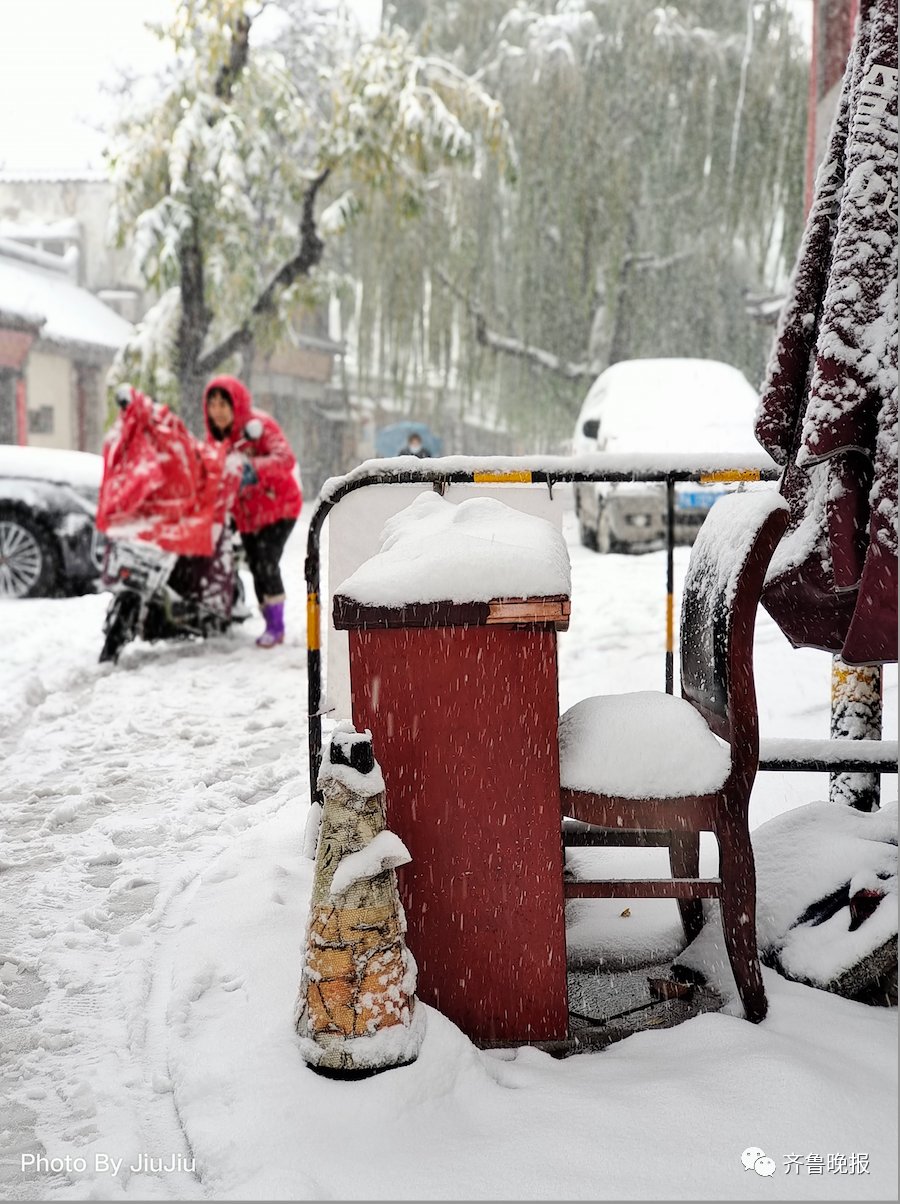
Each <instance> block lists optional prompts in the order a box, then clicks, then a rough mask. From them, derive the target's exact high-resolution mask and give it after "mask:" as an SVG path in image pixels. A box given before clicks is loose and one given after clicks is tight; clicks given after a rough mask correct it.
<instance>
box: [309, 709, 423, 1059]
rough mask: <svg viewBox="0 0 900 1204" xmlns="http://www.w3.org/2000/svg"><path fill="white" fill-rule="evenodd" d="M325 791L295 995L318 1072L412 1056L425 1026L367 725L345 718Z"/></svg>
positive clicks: (398, 852)
mask: <svg viewBox="0 0 900 1204" xmlns="http://www.w3.org/2000/svg"><path fill="white" fill-rule="evenodd" d="M319 787H320V789H321V791H322V794H323V797H324V807H323V813H322V823H321V830H320V833H319V842H318V851H317V854H316V869H315V877H314V879H313V890H312V900H311V904H310V915H309V926H308V929H307V935H306V954H305V959H304V964H303V971H302V976H301V981H300V992H299V996H298V1000H297V1013H296V1025H297V1032H298V1034H299V1036H300V1038H301V1052H302V1054H303V1057H304V1059H305V1061H306V1062H308V1063H309V1065H310V1066H312V1067H314V1068H315V1069H317V1070H322V1071H327V1072H330V1073H332V1074H351V1075H352V1074H359V1073H372V1072H375V1071H379V1070H387V1069H389V1068H391V1067H393V1066H402V1065H405V1064H406V1063H408V1062H412V1061H414V1060H415V1058H416V1056H417V1054H418V1052H419V1046H420V1045H421V1043H422V1037H423V1035H424V1026H425V1014H424V1009H423V1008H422V1007H421V1006H417V1004H416V998H415V989H416V963H415V961H414V959H413V957H412V954H411V953H410V951H409V950H408V949H407V948H406V943H405V940H404V935H405V932H406V918H405V916H404V914H403V907H402V905H401V903H400V897H399V895H398V893H397V881H396V874H395V873H394V870H395V868H396V867H397V866H398V865H404V864H405V863H406V862H408V861H409V860H410V855H409V853H408V852H407V849H406V846H405V845H404V844H403V841H402V840H400V838H399V837H398V836H396V835H395V834H394V833H393V832H388V831H387V830H386V829H385V826H384V825H385V807H384V779H383V778H382V776H381V770H380V769H379V767H378V765H377V763H376V762H375V758H374V754H373V751H372V737H371V733H370V732H365V733H363V734H361V733H358V732H356V731H355V730H354V729H353V727H352V726H351V725H350V724H342V725H339V726H338V727H337V728H336V729H335V732H334V735H333V736H332V740H331V744H330V747H329V748H328V750H327V752H326V754H325V757H324V759H323V763H322V769H321V772H320V774H319Z"/></svg>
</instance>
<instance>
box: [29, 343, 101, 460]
mask: <svg viewBox="0 0 900 1204" xmlns="http://www.w3.org/2000/svg"><path fill="white" fill-rule="evenodd" d="M25 385H26V388H27V390H28V413H29V431H28V443H29V445H30V446H32V447H63V448H74V447H77V446H78V444H77V431H76V428H75V372H74V369H73V366H72V362H71V360H69V359H68V358H66V356H64V355H60V354H57V353H54V352H52V351H48V350H40V351H39V350H37V349H34V348H33V349H32V352H31V355H30V356H29V357H28V364H27V367H26V369H25ZM48 411H49V413H48ZM36 419H37V420H38V421H39V422H40V423H41V425H50V426H52V430H49V431H45V432H42V431H38V430H35V429H34V427H33V423H34V422H35V420H36ZM48 419H49V421H48ZM90 450H92V451H93V450H95V449H94V448H91V449H90Z"/></svg>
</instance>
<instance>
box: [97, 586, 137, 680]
mask: <svg viewBox="0 0 900 1204" xmlns="http://www.w3.org/2000/svg"><path fill="white" fill-rule="evenodd" d="M139 606H140V601H139V599H137V598H132V597H130V596H128V595H120V596H119V597H118V598H114V599H113V601H112V603H111V605H110V608H109V610H108V611H107V615H106V625H105V628H106V638H105V639H104V641H103V648H102V649H101V651H100V664H101V665H102V664H105V663H106V662H107V661H112V662H113V664H115V663H116V661H118V659H119V653H120V652H121V651H122V649H123V648H124V647H125V645H126V644H127V643H128V641H129V640H130V639H133V638H134V625H135V620H136V619H137V609H138V607H139Z"/></svg>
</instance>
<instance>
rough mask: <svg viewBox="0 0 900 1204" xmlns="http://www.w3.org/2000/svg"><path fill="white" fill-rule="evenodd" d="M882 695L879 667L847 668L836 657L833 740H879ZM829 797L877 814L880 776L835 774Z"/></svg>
mask: <svg viewBox="0 0 900 1204" xmlns="http://www.w3.org/2000/svg"><path fill="white" fill-rule="evenodd" d="M881 692H882V683H881V668H880V666H878V665H862V666H853V665H845V664H844V662H843V661H842V660H841V658H840V657H839V656H835V657H834V658H833V660H832V663H831V738H832V740H880V739H881ZM847 751H848V753H849V752H850V751H851V750H850V749H849V748H848V750H847ZM829 798H830V799H831V802H833V803H843V804H844V805H845V806H847V807H854V808H855V809H856V810H857V811H877V810H878V808H879V806H880V802H881V777H880V775H879V774H877V773H833V774H831V786H830V790H829Z"/></svg>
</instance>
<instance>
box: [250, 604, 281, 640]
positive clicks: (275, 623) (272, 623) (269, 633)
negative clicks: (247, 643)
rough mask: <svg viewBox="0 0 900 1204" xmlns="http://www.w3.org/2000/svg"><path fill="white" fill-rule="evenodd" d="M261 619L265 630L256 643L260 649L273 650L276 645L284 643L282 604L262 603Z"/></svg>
mask: <svg viewBox="0 0 900 1204" xmlns="http://www.w3.org/2000/svg"><path fill="white" fill-rule="evenodd" d="M262 612H263V618H264V619H265V620H266V629H265V631H264V632H263V633H262V635H261V636H260V637H259V639H258V640H257V641H256V643H257V645H258V646H259V647H260V648H274V647H275V645H276V644H283V643H284V603H283V602H264V603H263V608H262Z"/></svg>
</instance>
